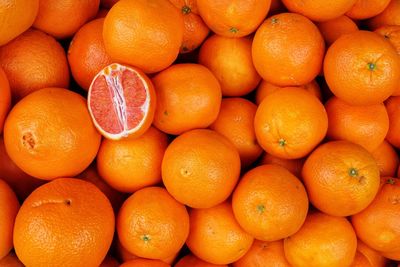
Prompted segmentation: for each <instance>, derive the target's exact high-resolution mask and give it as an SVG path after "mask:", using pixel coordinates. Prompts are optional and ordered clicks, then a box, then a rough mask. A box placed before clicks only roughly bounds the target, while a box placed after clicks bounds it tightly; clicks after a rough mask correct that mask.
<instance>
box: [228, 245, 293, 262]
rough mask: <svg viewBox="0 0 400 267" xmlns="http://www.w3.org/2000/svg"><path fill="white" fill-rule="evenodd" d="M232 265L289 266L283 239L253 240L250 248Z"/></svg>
mask: <svg viewBox="0 0 400 267" xmlns="http://www.w3.org/2000/svg"><path fill="white" fill-rule="evenodd" d="M232 266H233V267H251V266H254V267H257V266H260V267H261V266H276V267H290V264H289V262H288V261H287V260H286V257H285V252H284V250H283V241H282V240H279V241H274V242H265V241H260V240H254V243H253V245H252V246H251V248H250V250H249V251H248V252H247V253H246V254H245V255H244V256H243V257H241V258H240V259H239V260H238V261H236V262H234V263H233V264H232Z"/></svg>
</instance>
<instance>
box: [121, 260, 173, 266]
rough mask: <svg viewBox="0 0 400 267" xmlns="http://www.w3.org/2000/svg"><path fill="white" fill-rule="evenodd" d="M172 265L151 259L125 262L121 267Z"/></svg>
mask: <svg viewBox="0 0 400 267" xmlns="http://www.w3.org/2000/svg"><path fill="white" fill-rule="evenodd" d="M170 266H171V265H169V264H167V263H165V262H163V261H160V260H150V259H140V258H139V259H133V260H130V261H127V262H124V263H123V264H121V265H120V267H170Z"/></svg>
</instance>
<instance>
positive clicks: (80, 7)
mask: <svg viewBox="0 0 400 267" xmlns="http://www.w3.org/2000/svg"><path fill="white" fill-rule="evenodd" d="M99 5H100V0H86V1H82V0H63V1H53V0H40V1H39V12H38V14H37V17H36V19H35V22H34V23H33V27H35V28H36V29H39V30H41V31H44V32H46V33H48V34H51V35H53V36H54V37H56V38H57V39H65V38H68V37H71V36H72V35H74V33H75V32H77V31H78V30H79V28H80V27H81V26H82V25H83V24H85V23H86V22H87V21H89V20H90V19H92V18H94V17H95V16H96V14H97V11H98V10H99Z"/></svg>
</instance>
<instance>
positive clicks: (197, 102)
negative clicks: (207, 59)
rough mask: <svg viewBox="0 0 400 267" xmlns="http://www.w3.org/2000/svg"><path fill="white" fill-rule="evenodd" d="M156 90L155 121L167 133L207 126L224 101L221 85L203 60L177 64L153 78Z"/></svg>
mask: <svg viewBox="0 0 400 267" xmlns="http://www.w3.org/2000/svg"><path fill="white" fill-rule="evenodd" d="M152 81H153V83H154V87H155V88H156V92H157V108H156V112H155V116H154V122H153V123H154V125H155V126H156V127H157V128H158V129H160V130H161V131H163V132H166V133H168V134H174V135H178V134H182V133H183V132H186V131H189V130H192V129H196V128H207V127H208V126H210V125H211V123H213V122H214V121H215V119H216V118H217V116H218V112H219V110H220V105H221V98H222V95H221V89H220V85H219V83H218V80H217V79H216V78H215V76H214V75H213V74H212V72H211V71H210V70H209V69H207V68H206V67H204V66H202V65H200V64H176V65H172V66H171V67H169V68H168V69H166V70H164V71H162V72H160V73H158V74H157V75H156V76H155V77H154V78H153V79H152Z"/></svg>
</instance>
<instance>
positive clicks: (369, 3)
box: [346, 0, 390, 20]
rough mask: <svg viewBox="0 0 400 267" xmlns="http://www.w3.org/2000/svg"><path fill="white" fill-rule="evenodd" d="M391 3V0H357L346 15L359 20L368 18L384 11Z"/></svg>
mask: <svg viewBox="0 0 400 267" xmlns="http://www.w3.org/2000/svg"><path fill="white" fill-rule="evenodd" d="M389 3H390V0H357V1H356V3H355V4H354V6H353V7H352V8H351V9H350V10H349V11H347V12H346V15H347V16H349V17H350V18H352V19H357V20H361V19H368V18H371V17H374V16H376V15H378V14H380V13H382V11H383V10H385V8H386V7H387V6H388V5H389Z"/></svg>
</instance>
